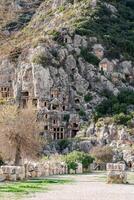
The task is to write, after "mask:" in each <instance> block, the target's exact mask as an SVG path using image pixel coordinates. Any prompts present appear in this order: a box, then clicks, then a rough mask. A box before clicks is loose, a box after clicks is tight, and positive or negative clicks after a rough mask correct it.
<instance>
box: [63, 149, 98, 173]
mask: <svg viewBox="0 0 134 200" xmlns="http://www.w3.org/2000/svg"><path fill="white" fill-rule="evenodd" d="M93 160H94V159H93V158H92V157H91V156H90V155H89V154H87V153H83V152H79V151H73V152H71V153H69V154H67V156H65V157H64V161H65V162H66V164H67V166H68V169H69V170H70V169H73V170H76V169H77V166H78V163H81V164H82V166H83V168H86V169H87V168H88V167H89V164H90V163H92V162H93Z"/></svg>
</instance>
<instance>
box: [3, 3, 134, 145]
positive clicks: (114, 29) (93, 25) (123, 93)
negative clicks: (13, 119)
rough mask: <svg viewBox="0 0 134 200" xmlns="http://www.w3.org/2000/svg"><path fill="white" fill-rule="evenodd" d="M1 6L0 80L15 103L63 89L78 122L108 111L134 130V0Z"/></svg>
mask: <svg viewBox="0 0 134 200" xmlns="http://www.w3.org/2000/svg"><path fill="white" fill-rule="evenodd" d="M29 2H30V3H29ZM3 8H4V10H5V12H4V10H3ZM10 10H11V12H9V11H10ZM14 10H16V12H13V13H12V11H14ZM2 11H3V14H2V18H1V22H0V29H1V30H0V31H1V32H0V35H1V39H0V44H1V45H0V60H1V63H0V78H1V80H0V85H1V86H2V87H3V86H4V85H5V86H6V85H8V87H9V86H10V87H11V88H12V93H13V96H14V98H15V100H16V101H19V100H20V99H21V95H22V92H25V91H28V92H29V94H30V97H34V98H36V99H43V98H46V97H48V96H49V92H50V90H51V88H52V87H56V88H60V90H61V91H62V92H63V93H64V94H65V95H67V96H69V105H68V109H69V112H70V113H75V114H77V115H79V117H80V124H81V125H83V124H87V123H88V122H89V121H91V120H94V122H95V123H98V120H99V119H100V118H101V117H103V118H105V117H107V116H109V117H111V121H112V120H114V122H113V123H114V124H116V125H117V126H118V125H123V126H125V127H127V128H128V127H129V128H130V129H131V130H132V128H133V111H134V98H133V97H134V92H133V90H134V32H133V30H134V23H133V19H134V2H133V0H49V1H48V0H44V1H43V0H42V1H41V0H31V1H28V0H22V1H21V0H16V1H15V0H14V1H12V0H10V1H6V3H5V2H4V1H3V2H2V4H1V7H0V12H2ZM9 14H10V15H11V16H10V15H9ZM110 123H111V122H110ZM84 130H85V129H84ZM97 131H98V129H97V130H96V127H94V132H93V134H96V133H95V132H97ZM107 133H108V134H109V132H107ZM88 137H89V135H88ZM110 137H111V136H110ZM133 137H134V135H133V132H132V136H131V139H130V140H131V141H133V139H132V138H133ZM97 138H98V137H97ZM129 138H130V137H129ZM103 139H105V137H103ZM113 139H114V138H113ZM100 141H101V138H100ZM108 141H109V140H108ZM110 141H111V140H110ZM104 143H106V144H109V142H107V141H104Z"/></svg>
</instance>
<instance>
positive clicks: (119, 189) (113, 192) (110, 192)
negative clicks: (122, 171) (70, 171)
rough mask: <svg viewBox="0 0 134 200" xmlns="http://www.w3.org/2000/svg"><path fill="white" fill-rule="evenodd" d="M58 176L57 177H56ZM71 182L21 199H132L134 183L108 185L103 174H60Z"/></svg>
mask: <svg viewBox="0 0 134 200" xmlns="http://www.w3.org/2000/svg"><path fill="white" fill-rule="evenodd" d="M58 178H59V177H58ZM61 178H67V179H73V180H74V182H73V183H68V184H65V185H64V184H63V185H55V186H53V187H51V189H50V190H49V191H48V192H46V193H36V194H33V195H32V196H31V197H29V198H28V197H27V198H24V199H23V200H133V199H134V185H108V184H106V183H105V181H104V175H100V174H99V175H76V176H63V177H62V176H61Z"/></svg>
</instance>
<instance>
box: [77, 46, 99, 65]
mask: <svg viewBox="0 0 134 200" xmlns="http://www.w3.org/2000/svg"><path fill="white" fill-rule="evenodd" d="M81 56H82V57H83V58H84V59H85V61H87V62H89V63H91V64H93V65H97V66H98V64H99V62H100V60H99V59H98V58H97V57H96V56H95V55H94V54H92V53H90V52H88V49H86V48H82V49H81Z"/></svg>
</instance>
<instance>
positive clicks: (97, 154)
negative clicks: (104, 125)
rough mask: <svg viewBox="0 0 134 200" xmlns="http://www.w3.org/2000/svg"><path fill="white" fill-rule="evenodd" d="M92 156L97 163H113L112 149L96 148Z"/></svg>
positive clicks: (106, 147)
mask: <svg viewBox="0 0 134 200" xmlns="http://www.w3.org/2000/svg"><path fill="white" fill-rule="evenodd" d="M91 156H92V157H93V158H95V161H96V162H97V163H108V162H112V159H113V151H112V148H111V147H108V146H105V147H94V148H93V149H92V151H91Z"/></svg>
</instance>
